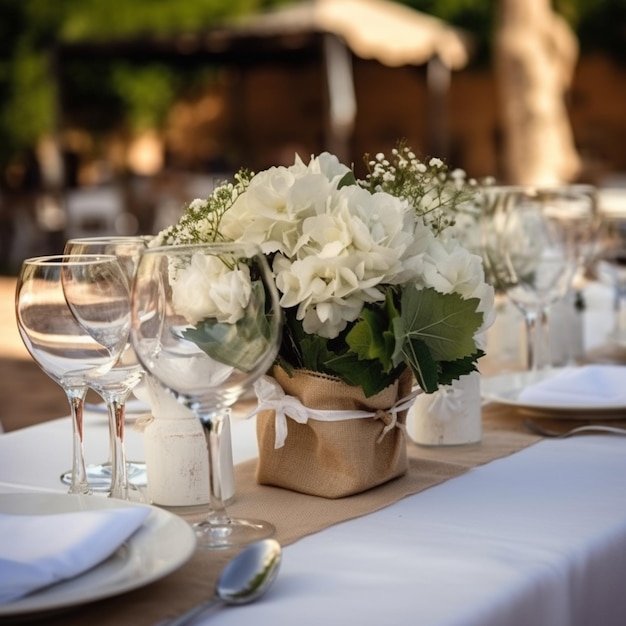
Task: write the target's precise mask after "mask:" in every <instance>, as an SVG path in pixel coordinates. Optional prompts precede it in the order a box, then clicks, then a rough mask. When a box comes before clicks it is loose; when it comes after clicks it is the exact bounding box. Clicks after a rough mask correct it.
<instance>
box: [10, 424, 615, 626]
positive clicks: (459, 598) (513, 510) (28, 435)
mask: <svg viewBox="0 0 626 626" xmlns="http://www.w3.org/2000/svg"><path fill="white" fill-rule="evenodd" d="M86 439H87V450H88V461H89V462H96V461H99V460H102V459H103V458H106V454H107V448H106V446H107V434H106V423H105V419H104V418H103V416H100V415H96V414H91V415H88V417H87V427H86ZM127 439H128V450H129V458H131V459H133V458H134V459H140V458H141V456H142V436H141V435H140V434H139V433H136V432H133V431H132V430H130V431H129V432H128V434H127ZM233 444H234V456H235V461H236V462H237V461H240V460H243V459H245V458H250V457H251V456H254V454H255V441H254V424H253V423H252V422H239V421H236V422H235V423H234V424H233ZM70 452H71V436H70V423H69V420H67V419H62V420H55V421H53V422H49V423H46V424H41V425H39V426H35V427H31V428H26V429H23V430H20V431H15V432H12V433H8V434H4V435H2V436H0V491H5V492H10V491H15V490H38V489H45V490H54V491H64V487H63V486H62V485H61V484H60V482H59V480H58V476H59V475H60V474H61V472H62V471H64V470H66V469H67V467H68V463H69V460H70ZM625 479H626V438H625V437H611V436H587V437H579V438H572V439H567V440H548V441H543V442H541V443H539V444H537V445H534V446H532V447H530V448H527V449H525V450H523V451H521V452H519V453H517V454H515V455H513V456H510V457H508V458H505V459H501V460H499V461H495V462H492V463H490V464H488V465H486V466H483V467H480V468H477V469H474V470H471V471H470V472H468V473H467V474H465V475H463V476H460V477H458V478H454V479H452V480H449V481H447V482H446V483H444V484H442V485H440V486H437V487H435V488H432V489H429V490H427V491H424V492H422V493H419V494H417V495H415V496H412V497H410V498H407V499H405V500H403V501H401V502H398V503H397V504H395V505H393V506H390V507H388V508H386V509H384V510H382V511H380V512H377V513H374V514H372V515H368V516H366V517H363V518H360V519H356V520H353V521H350V522H346V523H343V524H339V525H337V526H334V527H332V528H330V529H327V530H325V531H323V532H320V533H318V534H316V535H313V536H311V537H307V538H304V539H302V540H300V541H298V542H297V543H295V544H293V545H291V546H288V547H287V548H286V549H285V554H284V560H283V566H282V569H281V572H280V576H279V579H278V580H277V582H276V584H275V586H274V587H273V588H272V589H271V590H270V592H269V594H268V595H267V596H266V597H265V598H264V599H263V600H262V601H260V602H258V603H256V604H254V605H251V606H247V607H238V608H232V609H228V610H222V611H221V612H219V613H218V614H213V615H211V616H210V617H207V618H205V622H206V623H207V624H211V625H213V626H217V625H220V624H233V625H238V626H240V625H241V624H244V623H248V624H252V623H254V624H255V625H256V626H264V625H267V626H276V624H298V625H299V626H306V625H308V624H311V625H313V624H315V625H316V626H317V625H319V624H329V625H335V624H337V625H340V624H341V625H343V624H359V625H360V626H367V625H369V624H372V625H376V626H380V625H381V624H420V625H421V626H432V625H438V626H439V625H441V626H443V625H445V626H453V625H459V626H461V625H463V626H468V625H476V626H489V625H493V626H517V625H520V626H521V625H525V626H526V625H527V626H531V625H532V626H544V625H545V626H612V625H615V626H623V625H624V624H626V593H625V584H626V487H625V486H624V485H625Z"/></svg>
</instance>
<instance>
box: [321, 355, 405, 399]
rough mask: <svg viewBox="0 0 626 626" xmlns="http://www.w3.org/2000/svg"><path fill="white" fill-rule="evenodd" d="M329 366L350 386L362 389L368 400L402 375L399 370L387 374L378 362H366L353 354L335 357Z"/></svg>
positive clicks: (329, 362)
mask: <svg viewBox="0 0 626 626" xmlns="http://www.w3.org/2000/svg"><path fill="white" fill-rule="evenodd" d="M327 366H328V369H330V370H331V371H332V372H333V373H334V374H335V375H336V376H339V377H340V378H341V379H342V380H343V381H344V382H346V383H347V384H348V385H353V386H355V387H358V386H360V387H362V389H363V393H364V394H365V396H366V397H368V398H369V397H370V396H374V395H376V394H377V393H379V392H380V391H382V390H383V389H384V388H385V387H388V386H389V385H391V384H392V383H393V382H394V380H396V378H398V376H399V375H400V372H399V371H398V370H393V371H392V372H390V373H388V374H386V373H384V372H383V371H382V368H381V365H380V363H379V362H378V361H375V360H372V359H370V360H366V361H364V360H361V359H359V358H358V357H357V356H356V355H355V354H351V353H349V354H344V355H342V356H338V357H334V358H333V359H331V360H330V361H328V363H327Z"/></svg>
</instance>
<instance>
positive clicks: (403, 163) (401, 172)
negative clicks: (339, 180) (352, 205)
mask: <svg viewBox="0 0 626 626" xmlns="http://www.w3.org/2000/svg"><path fill="white" fill-rule="evenodd" d="M364 160H365V165H366V167H367V175H366V177H365V179H364V180H360V181H359V185H361V186H362V187H364V188H365V189H367V190H368V191H369V192H370V193H375V192H377V191H385V192H387V193H389V194H391V195H393V196H396V197H397V198H402V199H404V200H407V201H408V202H409V203H410V205H411V206H412V207H413V209H414V210H415V212H416V213H417V215H419V216H421V217H422V218H423V219H424V222H425V223H426V224H427V225H428V226H429V227H430V228H431V229H432V231H433V232H434V234H435V235H439V234H440V233H441V232H442V231H443V230H445V229H446V228H448V227H450V226H454V224H455V217H456V214H457V213H458V212H459V211H460V210H462V208H463V205H465V204H467V203H470V202H471V201H472V200H473V199H474V196H475V194H476V188H475V187H476V183H475V182H474V181H471V180H470V181H468V180H467V179H466V175H465V172H464V171H463V170H461V169H455V170H453V171H452V172H450V171H449V170H448V166H447V165H446V164H445V163H444V162H443V161H442V160H441V159H438V158H434V157H433V158H431V159H429V160H428V162H427V163H425V162H422V161H420V159H418V158H417V157H416V156H415V153H414V152H413V151H412V150H411V149H410V148H409V147H408V146H407V145H406V143H405V142H404V141H401V142H399V143H398V144H397V147H396V148H394V149H393V150H392V151H391V156H390V157H389V158H387V157H386V156H385V155H384V154H383V153H382V152H379V153H378V154H376V156H375V157H373V158H372V157H370V155H369V154H366V155H365V157H364Z"/></svg>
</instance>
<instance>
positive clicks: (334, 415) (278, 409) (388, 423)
mask: <svg viewBox="0 0 626 626" xmlns="http://www.w3.org/2000/svg"><path fill="white" fill-rule="evenodd" d="M254 391H255V392H256V395H257V397H258V399H259V404H258V406H257V407H256V409H254V410H253V411H251V412H250V413H248V415H247V416H246V419H247V418H250V417H253V416H254V415H256V414H257V413H259V411H265V410H272V411H274V412H275V415H276V418H275V423H274V424H275V430H276V436H275V439H274V448H282V446H283V445H285V439H287V418H288V417H290V418H291V419H293V420H295V421H296V422H298V423H299V424H306V422H307V420H308V419H309V418H313V419H316V420H319V421H324V422H338V421H341V420H350V419H363V418H366V417H373V418H376V419H382V420H383V421H384V422H385V427H384V428H383V431H382V433H381V434H380V437H379V438H378V441H381V440H382V438H383V437H384V436H385V435H386V434H387V433H388V432H389V431H390V430H391V429H392V428H394V427H395V426H399V424H398V413H400V412H402V411H406V410H407V409H408V408H409V407H410V406H411V405H412V404H413V402H414V400H415V397H416V396H417V395H418V394H419V393H421V392H420V391H419V390H416V391H413V392H411V393H410V394H409V395H407V396H405V397H404V398H401V399H400V400H398V402H396V404H394V406H392V407H391V408H390V409H387V410H385V411H381V410H378V411H375V412H372V411H359V410H357V409H354V410H340V411H334V410H323V409H310V408H308V407H306V406H304V405H303V404H302V402H300V400H299V399H298V398H296V397H295V396H290V395H287V394H286V393H285V391H284V389H283V388H282V387H281V386H280V385H279V384H278V383H277V382H276V381H275V380H274V379H273V378H270V377H269V376H263V377H262V378H259V380H257V381H256V383H255V384H254ZM387 415H389V416H390V417H389V418H387V417H386V416H387Z"/></svg>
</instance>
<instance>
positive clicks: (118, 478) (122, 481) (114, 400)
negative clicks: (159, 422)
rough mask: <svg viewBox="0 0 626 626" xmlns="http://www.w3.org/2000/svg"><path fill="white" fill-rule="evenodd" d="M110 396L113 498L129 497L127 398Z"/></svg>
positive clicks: (125, 395)
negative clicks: (126, 444)
mask: <svg viewBox="0 0 626 626" xmlns="http://www.w3.org/2000/svg"><path fill="white" fill-rule="evenodd" d="M128 395H129V394H128V393H126V394H124V396H117V395H115V396H110V397H108V398H106V403H107V409H108V413H109V439H110V450H111V489H110V490H109V496H110V497H111V498H120V499H122V500H127V499H128V471H127V468H126V449H125V446H124V420H125V418H126V398H127V396H128Z"/></svg>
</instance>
